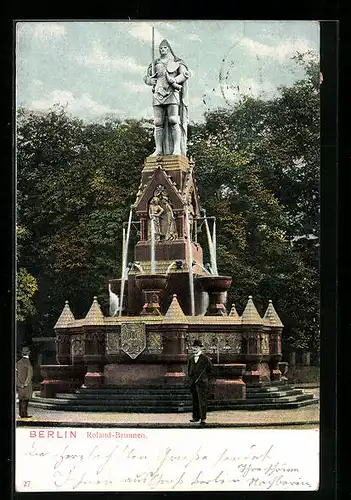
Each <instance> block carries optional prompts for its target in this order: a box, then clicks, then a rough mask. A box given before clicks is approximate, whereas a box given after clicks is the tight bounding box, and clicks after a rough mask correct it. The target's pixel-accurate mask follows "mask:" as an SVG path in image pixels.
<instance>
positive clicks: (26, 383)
mask: <svg viewBox="0 0 351 500" xmlns="http://www.w3.org/2000/svg"><path fill="white" fill-rule="evenodd" d="M29 354H30V350H29V348H28V347H23V348H22V358H21V359H20V360H19V361H17V363H16V389H17V394H18V400H19V416H20V417H21V418H30V417H31V416H30V415H28V403H29V400H30V398H31V397H32V392H33V390H32V378H33V367H32V363H31V362H30V360H29Z"/></svg>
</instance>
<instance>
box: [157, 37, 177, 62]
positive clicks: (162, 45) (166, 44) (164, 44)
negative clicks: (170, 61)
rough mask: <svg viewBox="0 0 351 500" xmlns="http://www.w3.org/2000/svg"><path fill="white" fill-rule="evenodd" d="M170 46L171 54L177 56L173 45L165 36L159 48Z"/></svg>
mask: <svg viewBox="0 0 351 500" xmlns="http://www.w3.org/2000/svg"><path fill="white" fill-rule="evenodd" d="M165 46H166V47H168V48H169V51H170V52H171V54H172V55H173V56H174V57H175V54H174V52H173V50H172V47H171V46H170V44H169V42H168V40H166V39H165V38H164V39H163V40H162V42H161V43H160V45H159V49H161V47H165Z"/></svg>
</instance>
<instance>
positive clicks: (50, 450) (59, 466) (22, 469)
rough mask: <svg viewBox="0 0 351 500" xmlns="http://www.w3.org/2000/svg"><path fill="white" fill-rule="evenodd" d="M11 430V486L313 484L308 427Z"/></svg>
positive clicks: (313, 442) (315, 468) (313, 451)
mask: <svg viewBox="0 0 351 500" xmlns="http://www.w3.org/2000/svg"><path fill="white" fill-rule="evenodd" d="M16 432H17V436H16V488H17V491H150V490H154V491H184V490H186V491H191V490H193V491H197V490H209V491H216V490H218V491H220V490H222V491H225V490H227V491H228V490H229V491H232V490H262V491H263V490H271V491H274V490H279V491H283V490H316V489H318V480H319V453H318V452H319V444H318V439H319V438H318V431H313V430H312V431H311V430H303V431H301V430H290V431H284V430H274V431H272V430H266V431H263V430H245V431H243V430H234V429H233V430H231V429H201V430H200V429H160V430H156V429H145V430H143V432H142V433H140V432H138V431H137V430H134V431H130V432H128V433H126V432H122V431H121V430H118V431H115V430H113V431H110V432H106V430H100V431H96V430H95V429H94V430H92V429H82V428H79V429H74V430H70V431H67V430H61V429H60V431H57V432H56V434H55V433H54V432H53V431H51V435H50V434H49V435H48V432H50V431H46V430H37V429H36V430H33V429H27V428H19V429H17V431H16ZM60 433H61V434H60ZM89 433H90V434H89ZM138 436H139V437H138Z"/></svg>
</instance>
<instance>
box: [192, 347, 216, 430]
mask: <svg viewBox="0 0 351 500" xmlns="http://www.w3.org/2000/svg"><path fill="white" fill-rule="evenodd" d="M202 348H203V345H202V343H201V341H200V340H194V343H193V353H192V355H191V356H190V357H189V359H188V363H187V377H188V383H189V386H190V391H191V395H192V399H193V418H192V419H191V420H190V422H198V421H200V425H205V423H206V413H207V393H208V384H209V378H210V376H211V372H212V363H211V360H210V359H209V358H208V357H207V356H205V354H203V352H202Z"/></svg>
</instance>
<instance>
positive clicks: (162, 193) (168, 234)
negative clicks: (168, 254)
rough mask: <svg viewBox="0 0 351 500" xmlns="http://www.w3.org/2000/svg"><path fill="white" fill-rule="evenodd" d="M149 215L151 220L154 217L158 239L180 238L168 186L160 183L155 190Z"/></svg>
mask: <svg viewBox="0 0 351 500" xmlns="http://www.w3.org/2000/svg"><path fill="white" fill-rule="evenodd" d="M155 200H156V201H155ZM149 217H150V220H151V218H152V217H153V218H154V221H155V233H156V235H157V236H156V240H157V241H160V240H165V241H169V240H175V239H177V238H178V233H177V225H176V219H175V217H174V213H173V208H172V205H171V204H170V202H169V198H168V195H167V191H166V188H165V187H164V186H162V184H159V185H158V186H157V188H156V189H155V191H154V196H153V198H152V200H151V202H150V206H149ZM156 219H157V220H156ZM150 226H151V224H150ZM156 228H157V229H156ZM150 234H151V227H150Z"/></svg>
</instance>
